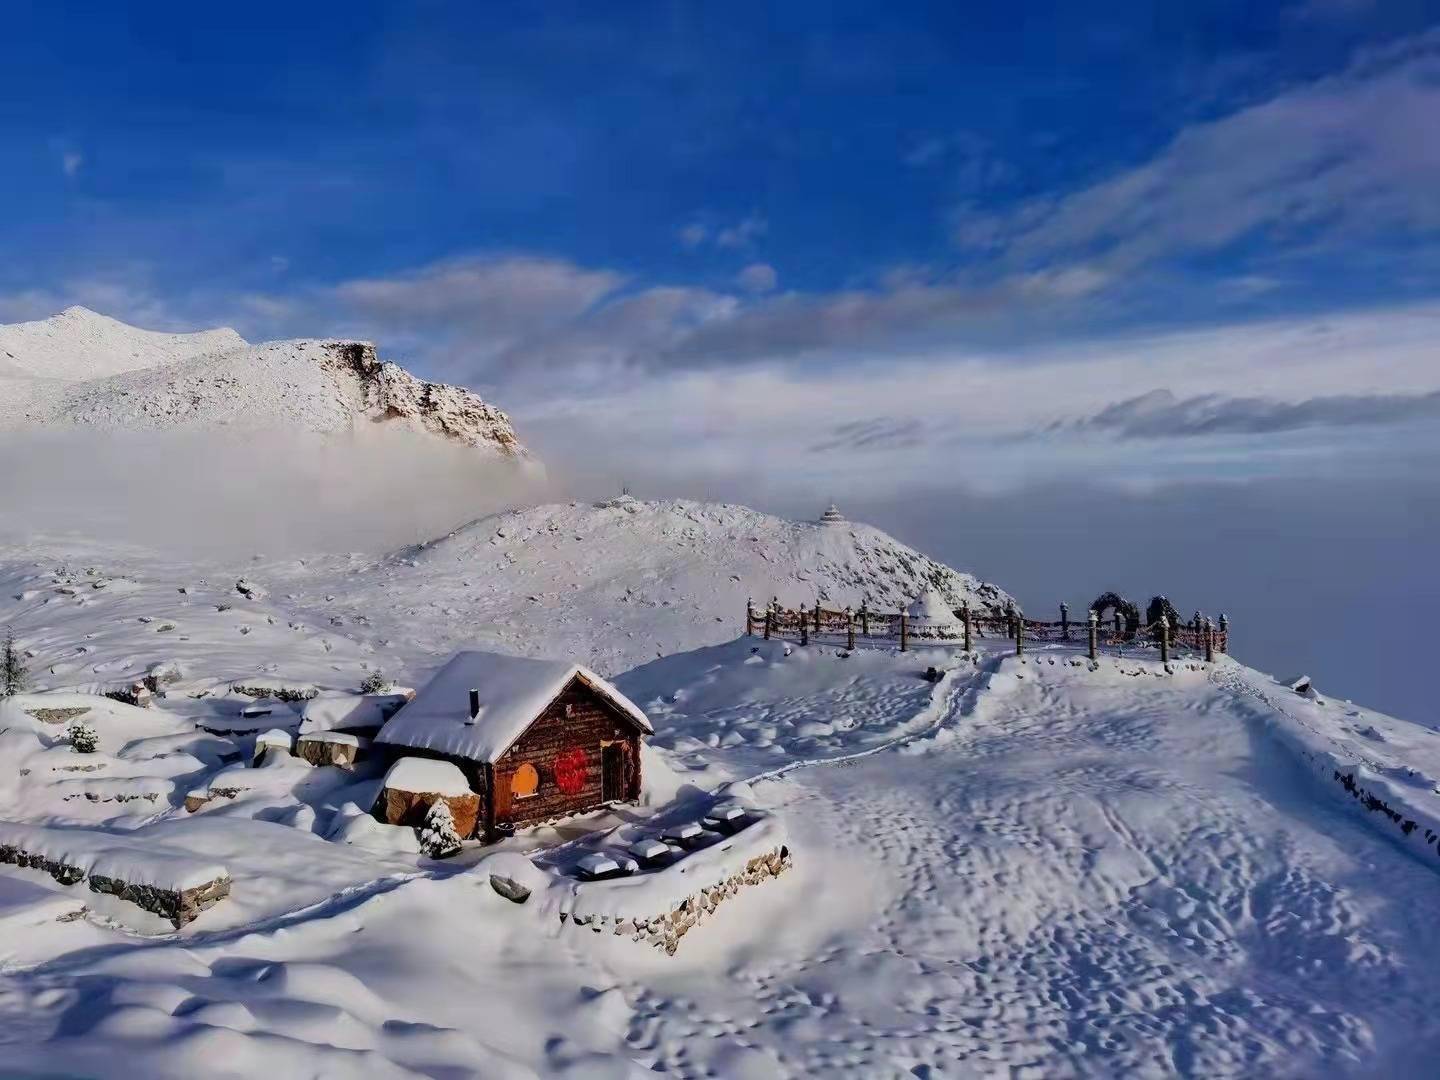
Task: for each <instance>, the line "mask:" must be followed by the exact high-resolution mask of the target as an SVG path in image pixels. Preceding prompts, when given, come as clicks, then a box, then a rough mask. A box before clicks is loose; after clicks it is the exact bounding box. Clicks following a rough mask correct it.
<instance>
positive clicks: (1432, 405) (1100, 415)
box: [1051, 390, 1440, 439]
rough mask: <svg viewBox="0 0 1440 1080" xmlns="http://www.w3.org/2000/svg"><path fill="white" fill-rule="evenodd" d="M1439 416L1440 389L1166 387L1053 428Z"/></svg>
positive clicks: (1172, 429) (1289, 426)
mask: <svg viewBox="0 0 1440 1080" xmlns="http://www.w3.org/2000/svg"><path fill="white" fill-rule="evenodd" d="M1431 418H1440V390H1436V391H1433V392H1431V393H1428V394H1337V395H1334V396H1330V397H1311V398H1305V399H1303V400H1301V401H1276V400H1274V399H1273V398H1263V397H1227V396H1225V395H1223V394H1201V395H1198V396H1195V397H1189V398H1183V399H1181V398H1177V397H1176V396H1175V395H1174V394H1173V393H1171V392H1170V391H1169V390H1152V391H1151V392H1150V393H1148V394H1141V395H1140V396H1138V397H1133V398H1127V399H1126V400H1124V401H1117V402H1116V403H1115V404H1113V405H1110V406H1107V407H1106V408H1104V409H1101V410H1100V411H1099V412H1097V413H1095V414H1094V415H1093V416H1089V417H1086V418H1084V419H1082V420H1077V421H1072V422H1068V423H1061V424H1058V425H1056V426H1054V427H1052V428H1051V430H1052V431H1055V430H1067V429H1068V430H1078V431H1105V432H1111V433H1113V434H1115V435H1117V436H1119V437H1120V438H1124V439H1173V438H1182V437H1186V436H1202V435H1267V434H1274V433H1278V432H1285V431H1299V430H1302V429H1305V428H1322V427H1324V428H1336V427H1361V426H1375V425H1385V424H1402V423H1410V422H1413V421H1415V420H1428V419H1431Z"/></svg>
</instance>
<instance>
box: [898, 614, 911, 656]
mask: <svg viewBox="0 0 1440 1080" xmlns="http://www.w3.org/2000/svg"><path fill="white" fill-rule="evenodd" d="M909 647H910V631H909V627H907V626H906V625H905V609H904V608H901V609H900V651H901V652H905V651H906V650H908V649H909Z"/></svg>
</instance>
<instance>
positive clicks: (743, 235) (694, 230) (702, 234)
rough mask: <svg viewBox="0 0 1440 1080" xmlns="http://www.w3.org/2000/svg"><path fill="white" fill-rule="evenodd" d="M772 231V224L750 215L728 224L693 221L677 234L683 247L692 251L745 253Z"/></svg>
mask: <svg viewBox="0 0 1440 1080" xmlns="http://www.w3.org/2000/svg"><path fill="white" fill-rule="evenodd" d="M769 231H770V222H769V221H767V220H766V219H765V218H764V217H762V216H761V215H759V214H749V215H747V216H746V217H743V218H741V219H740V220H739V221H734V222H730V223H728V224H722V223H717V222H714V221H707V220H696V221H691V222H689V223H688V224H685V225H682V226H681V227H680V228H679V229H678V230H677V231H676V233H675V235H676V237H677V238H678V239H679V240H680V244H681V246H683V247H686V248H689V249H691V250H692V251H693V250H695V249H696V248H700V247H705V246H714V247H717V248H720V249H722V250H728V251H744V250H746V249H748V248H752V247H754V246H755V244H756V243H757V242H758V241H759V240H760V238H761V237H763V236H764V235H765V234H766V233H768V232H769Z"/></svg>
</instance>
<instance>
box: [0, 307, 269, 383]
mask: <svg viewBox="0 0 1440 1080" xmlns="http://www.w3.org/2000/svg"><path fill="white" fill-rule="evenodd" d="M245 344H246V342H245V339H244V338H242V337H241V336H240V335H239V334H237V333H236V332H235V331H234V330H231V329H229V328H228V327H221V328H218V329H214V330H201V331H199V332H197V333H189V334H175V333H168V332H165V331H160V330H142V329H141V328H140V327H138V326H130V325H129V324H127V323H123V322H121V321H120V320H119V319H113V318H111V317H110V316H108V315H101V314H100V313H99V312H96V311H91V310H90V309H89V308H86V307H80V306H79V305H75V306H72V307H68V308H66V309H65V310H64V311H61V312H60V313H59V314H56V315H51V316H50V317H49V318H47V319H37V320H35V321H32V322H22V323H14V324H11V325H8V326H6V325H0V363H3V364H4V366H5V369H6V370H4V371H0V374H8V375H10V376H12V377H15V376H21V377H24V376H28V377H30V378H36V379H63V380H65V381H67V382H82V381H87V380H90V379H98V378H105V377H108V376H111V375H117V374H121V373H123V372H127V371H137V370H141V369H143V368H151V367H159V366H162V365H165V364H173V363H177V362H179V361H181V360H188V359H190V358H191V357H195V356H200V355H203V354H205V353H211V352H221V351H227V350H232V349H239V348H244V347H245Z"/></svg>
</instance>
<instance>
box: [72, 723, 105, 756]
mask: <svg viewBox="0 0 1440 1080" xmlns="http://www.w3.org/2000/svg"><path fill="white" fill-rule="evenodd" d="M65 734H66V735H69V736H70V749H72V750H74V751H75V753H77V754H93V753H94V752H95V751H96V750H98V749H100V735H99V733H98V732H96V730H95V727H94V725H93V724H91V723H90V722H89V721H87V720H73V721H71V723H70V726H69V727H68V728H66V729H65Z"/></svg>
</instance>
